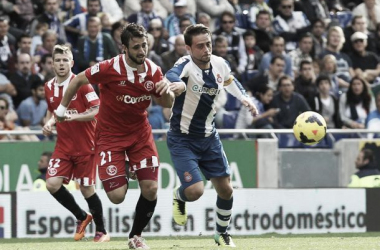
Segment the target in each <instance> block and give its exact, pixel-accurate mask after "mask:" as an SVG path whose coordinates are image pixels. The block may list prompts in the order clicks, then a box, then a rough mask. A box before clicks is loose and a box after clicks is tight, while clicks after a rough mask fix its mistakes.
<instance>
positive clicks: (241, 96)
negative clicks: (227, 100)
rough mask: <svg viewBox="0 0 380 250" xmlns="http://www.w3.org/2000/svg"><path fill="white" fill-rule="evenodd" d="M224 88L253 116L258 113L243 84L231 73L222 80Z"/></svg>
mask: <svg viewBox="0 0 380 250" xmlns="http://www.w3.org/2000/svg"><path fill="white" fill-rule="evenodd" d="M224 88H225V89H226V90H227V91H228V93H230V94H231V95H233V96H234V97H236V98H237V99H238V100H239V101H241V103H242V104H243V105H244V106H246V107H247V108H248V109H249V112H250V113H251V114H252V115H253V116H256V115H258V114H259V112H258V110H257V108H256V105H255V104H254V103H253V102H252V101H251V100H250V99H249V97H248V96H247V94H246V93H245V90H244V88H243V86H242V85H241V83H240V82H239V81H238V80H237V79H236V78H235V77H234V76H233V75H230V77H229V78H228V79H227V80H226V81H224Z"/></svg>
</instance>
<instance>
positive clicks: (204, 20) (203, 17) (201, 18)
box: [197, 12, 211, 28]
mask: <svg viewBox="0 0 380 250" xmlns="http://www.w3.org/2000/svg"><path fill="white" fill-rule="evenodd" d="M210 22H211V17H210V16H209V14H207V13H204V12H201V13H199V14H198V17H197V23H200V24H203V25H204V26H206V27H207V28H210V25H211V24H210Z"/></svg>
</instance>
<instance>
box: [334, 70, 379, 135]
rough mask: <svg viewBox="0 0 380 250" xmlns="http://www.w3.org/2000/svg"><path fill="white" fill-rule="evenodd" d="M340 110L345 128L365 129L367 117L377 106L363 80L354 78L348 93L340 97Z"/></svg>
mask: <svg viewBox="0 0 380 250" xmlns="http://www.w3.org/2000/svg"><path fill="white" fill-rule="evenodd" d="M339 109H340V110H339V112H340V116H341V118H342V121H343V124H344V126H345V127H348V128H365V121H366V119H367V116H368V114H369V113H370V112H372V111H373V110H375V109H376V105H375V101H374V99H373V98H372V96H371V94H370V93H369V91H368V86H367V84H366V82H365V80H364V79H363V78H360V77H358V76H355V77H353V78H352V80H351V82H350V86H349V88H348V90H347V92H346V93H343V94H342V95H341V97H340V100H339Z"/></svg>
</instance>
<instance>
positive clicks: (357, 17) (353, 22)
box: [351, 15, 364, 25]
mask: <svg viewBox="0 0 380 250" xmlns="http://www.w3.org/2000/svg"><path fill="white" fill-rule="evenodd" d="M359 18H364V16H362V15H357V16H354V17H353V18H352V20H351V25H355V23H356V19H359Z"/></svg>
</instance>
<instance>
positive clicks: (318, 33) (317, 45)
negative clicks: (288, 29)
mask: <svg viewBox="0 0 380 250" xmlns="http://www.w3.org/2000/svg"><path fill="white" fill-rule="evenodd" d="M325 32H326V25H325V22H324V21H323V20H322V19H317V20H315V21H314V23H313V24H312V26H311V35H312V37H313V45H314V53H315V55H314V56H315V58H320V55H321V53H322V51H324V50H325V48H326V44H327V39H326V38H325Z"/></svg>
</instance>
